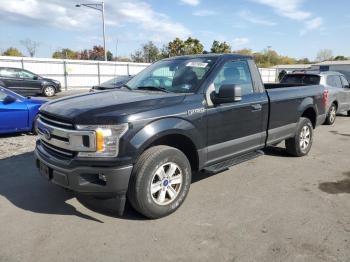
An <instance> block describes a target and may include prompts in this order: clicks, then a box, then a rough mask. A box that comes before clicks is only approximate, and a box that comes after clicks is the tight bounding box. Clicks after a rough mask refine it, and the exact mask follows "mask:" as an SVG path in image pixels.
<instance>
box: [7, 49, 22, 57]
mask: <svg viewBox="0 0 350 262" xmlns="http://www.w3.org/2000/svg"><path fill="white" fill-rule="evenodd" d="M2 55H5V56H23V54H22V53H21V51H19V50H18V49H17V48H15V47H9V48H7V49H6V50H5V52H3V53H2Z"/></svg>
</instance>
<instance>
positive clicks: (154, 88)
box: [136, 86, 171, 93]
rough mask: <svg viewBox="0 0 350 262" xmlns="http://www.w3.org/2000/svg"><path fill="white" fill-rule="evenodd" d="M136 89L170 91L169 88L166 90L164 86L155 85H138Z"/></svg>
mask: <svg viewBox="0 0 350 262" xmlns="http://www.w3.org/2000/svg"><path fill="white" fill-rule="evenodd" d="M136 89H140V90H142V89H143V90H155V91H161V92H165V93H171V92H170V91H169V90H166V89H165V88H162V87H156V86H138V87H137V88H136Z"/></svg>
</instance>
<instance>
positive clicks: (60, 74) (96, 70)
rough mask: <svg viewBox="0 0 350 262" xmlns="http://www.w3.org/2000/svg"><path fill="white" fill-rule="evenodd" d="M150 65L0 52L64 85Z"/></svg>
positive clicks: (3, 61) (268, 74)
mask: <svg viewBox="0 0 350 262" xmlns="http://www.w3.org/2000/svg"><path fill="white" fill-rule="evenodd" d="M148 65H149V64H147V63H129V62H105V61H91V60H69V59H48V58H30V57H23V58H22V57H12V56H0V67H2V66H5V67H17V68H24V69H27V70H29V71H32V72H34V73H36V74H38V75H41V76H43V77H47V78H52V79H56V80H58V81H60V82H61V84H62V87H63V88H65V87H67V88H74V87H91V86H93V85H97V84H99V83H102V82H105V81H107V80H109V79H111V78H113V77H115V76H118V75H128V74H130V75H135V74H137V73H138V72H140V71H141V70H143V69H144V68H146V67H147V66H148ZM259 70H260V73H261V77H262V79H263V82H264V83H271V82H275V81H276V74H277V70H276V69H271V68H260V69H259ZM65 72H66V74H65Z"/></svg>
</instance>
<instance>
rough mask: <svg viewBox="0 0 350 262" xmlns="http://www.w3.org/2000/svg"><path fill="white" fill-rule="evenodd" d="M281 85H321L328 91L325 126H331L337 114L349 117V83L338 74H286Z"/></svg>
mask: <svg viewBox="0 0 350 262" xmlns="http://www.w3.org/2000/svg"><path fill="white" fill-rule="evenodd" d="M281 83H284V84H291V85H293V84H296V85H301V84H304V85H323V86H324V87H325V90H326V91H328V96H327V101H326V103H327V107H326V108H327V118H326V121H325V124H327V125H332V124H334V122H335V118H336V116H337V113H343V112H347V114H348V116H350V86H349V81H348V80H347V79H346V78H345V76H344V75H343V74H341V73H339V72H333V71H326V72H319V71H304V72H294V73H292V74H286V75H285V76H284V77H283V78H282V80H281Z"/></svg>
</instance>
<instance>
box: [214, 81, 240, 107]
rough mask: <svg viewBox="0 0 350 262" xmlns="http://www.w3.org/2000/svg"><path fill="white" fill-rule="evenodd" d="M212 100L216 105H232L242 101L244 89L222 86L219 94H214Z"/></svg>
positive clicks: (234, 86)
mask: <svg viewBox="0 0 350 262" xmlns="http://www.w3.org/2000/svg"><path fill="white" fill-rule="evenodd" d="M211 99H212V101H213V103H214V104H223V103H231V102H236V101H241V100H242V88H241V87H239V86H236V85H222V86H221V87H220V89H219V93H218V94H217V93H215V92H213V93H212V94H211Z"/></svg>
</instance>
